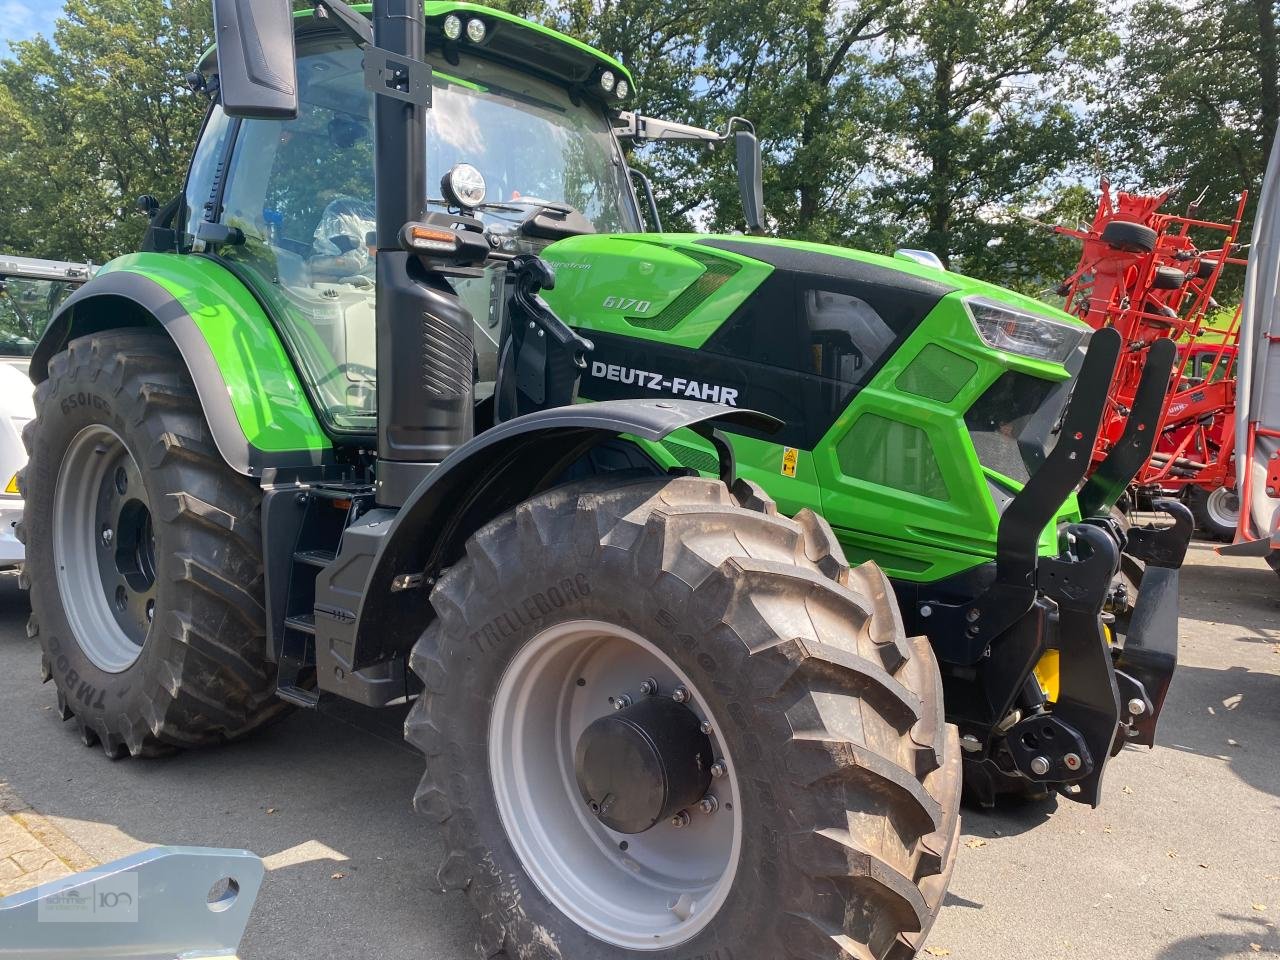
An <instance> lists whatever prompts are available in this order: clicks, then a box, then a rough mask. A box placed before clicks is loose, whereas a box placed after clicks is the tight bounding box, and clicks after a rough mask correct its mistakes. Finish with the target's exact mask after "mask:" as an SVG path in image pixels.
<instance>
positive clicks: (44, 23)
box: [0, 0, 62, 56]
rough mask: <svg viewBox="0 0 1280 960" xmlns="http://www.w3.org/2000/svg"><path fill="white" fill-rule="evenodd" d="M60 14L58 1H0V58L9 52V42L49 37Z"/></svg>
mask: <svg viewBox="0 0 1280 960" xmlns="http://www.w3.org/2000/svg"><path fill="white" fill-rule="evenodd" d="M61 12H62V4H61V3H60V2H59V0H0V56H3V55H4V54H6V53H8V52H9V41H11V40H29V39H30V38H31V37H33V36H35V35H36V34H37V33H43V34H44V35H45V36H49V34H51V33H52V32H53V21H54V20H56V19H57V17H58V14H60V13H61Z"/></svg>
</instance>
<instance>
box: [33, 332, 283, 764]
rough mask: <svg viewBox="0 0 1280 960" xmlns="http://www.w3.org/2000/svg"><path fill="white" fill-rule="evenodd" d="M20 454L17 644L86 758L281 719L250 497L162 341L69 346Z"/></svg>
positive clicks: (196, 739) (225, 735) (163, 747)
mask: <svg viewBox="0 0 1280 960" xmlns="http://www.w3.org/2000/svg"><path fill="white" fill-rule="evenodd" d="M24 439H25V440H26V443H27V450H28V453H29V454H30V461H29V462H28V465H27V467H26V470H25V472H24V474H23V483H22V486H23V492H24V494H25V497H26V509H25V514H24V517H23V530H22V532H23V537H24V539H25V542H26V547H27V561H26V574H27V579H28V580H29V583H30V591H31V609H32V615H31V620H30V625H29V627H28V633H29V634H30V635H32V636H37V637H38V638H39V641H40V645H41V648H42V651H43V657H42V661H41V667H42V674H43V678H44V679H45V680H50V679H52V680H53V681H54V683H55V684H56V686H57V690H58V709H59V712H60V714H61V716H62V718H63V719H64V720H67V719H73V718H74V720H75V722H76V725H77V726H78V727H79V728H80V732H81V736H82V737H83V739H84V742H85V743H86V745H93V744H94V743H100V744H101V745H102V748H103V750H104V751H105V752H106V753H107V755H108V756H110V757H112V758H113V759H114V758H116V757H120V756H123V755H124V754H125V753H126V752H127V753H129V754H132V755H134V756H138V755H152V754H157V753H163V752H167V751H169V750H171V749H173V748H174V747H196V746H203V745H206V744H211V743H218V742H222V741H226V740H231V739H234V738H236V737H239V736H242V735H244V734H246V733H248V732H249V731H251V730H253V729H255V728H257V727H259V726H261V725H262V724H263V723H265V722H266V721H268V720H270V719H272V718H273V717H276V716H278V715H280V714H281V713H282V712H283V711H284V710H285V709H286V705H285V704H284V703H283V702H282V701H279V700H278V699H276V698H275V696H274V691H275V674H274V668H273V666H272V665H270V664H268V663H267V662H266V656H265V653H266V650H265V613H264V610H263V598H262V540H261V534H260V530H259V526H258V522H259V519H258V514H259V502H260V499H261V494H260V491H259V488H258V486H257V485H256V484H255V483H253V482H252V481H251V480H249V479H247V478H245V477H242V476H240V475H238V474H236V473H234V472H232V471H231V470H230V468H228V467H227V466H226V464H225V463H224V462H223V460H222V458H221V456H219V454H218V452H217V450H216V449H215V447H214V445H213V439H212V437H211V435H210V432H209V427H208V425H207V424H206V422H205V419H204V415H203V414H202V412H201V410H200V405H199V402H198V399H197V397H196V393H195V388H194V386H193V385H192V383H191V380H190V377H189V375H188V374H187V371H186V368H185V366H184V365H183V361H182V357H181V355H180V354H179V353H178V351H177V349H176V348H175V347H174V345H173V343H172V341H171V340H170V339H169V338H168V336H166V335H165V334H164V333H162V332H160V331H139V330H127V331H109V332H106V333H101V334H96V335H93V336H89V337H83V338H81V339H78V340H73V341H72V342H71V344H70V345H69V346H68V348H67V349H66V350H64V351H63V352H61V353H59V354H57V355H56V356H54V357H53V358H52V360H50V362H49V377H48V379H47V380H45V381H44V382H43V383H41V384H40V385H39V387H38V388H37V390H36V419H35V420H34V421H32V422H31V423H30V424H28V426H27V429H26V430H25V431H24Z"/></svg>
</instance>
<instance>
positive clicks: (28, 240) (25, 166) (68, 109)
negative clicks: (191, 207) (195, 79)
mask: <svg viewBox="0 0 1280 960" xmlns="http://www.w3.org/2000/svg"><path fill="white" fill-rule="evenodd" d="M209 11H210V4H209V3H208V0H93V2H90V0H68V3H67V5H66V12H65V15H64V16H63V17H62V18H61V19H60V20H59V21H58V23H57V27H56V29H55V31H54V36H53V38H52V41H50V40H49V39H46V38H44V37H37V38H35V39H34V40H30V41H25V42H20V43H16V44H14V45H13V48H12V52H11V55H10V57H9V58H8V59H5V60H0V211H3V213H0V250H6V251H11V252H15V253H23V254H29V255H32V256H45V257H50V258H55V259H66V260H87V259H92V260H94V261H96V262H99V263H101V262H102V261H104V260H106V259H108V258H110V257H111V256H114V255H116V254H119V253H123V252H126V251H128V250H131V249H135V248H136V247H137V243H138V239H139V237H140V236H141V233H142V230H143V228H144V226H145V221H144V219H143V217H142V216H141V215H140V214H138V213H136V212H135V207H134V205H135V202H136V200H137V198H138V197H139V196H140V195H142V194H145V193H150V194H154V195H156V196H158V197H164V198H168V197H169V196H172V195H174V194H176V193H177V192H178V190H179V189H180V188H181V184H182V181H183V176H184V174H185V170H186V166H187V163H188V161H189V160H190V154H191V147H192V144H193V143H194V140H195V135H196V132H197V131H198V129H199V126H200V122H201V119H202V118H203V116H204V110H205V104H204V103H203V102H202V100H201V99H200V98H199V97H197V96H195V95H193V94H191V93H190V92H189V91H187V89H186V84H185V77H186V74H187V72H188V71H189V70H190V69H191V67H192V65H193V64H194V63H195V62H196V59H197V58H198V57H199V55H200V53H201V52H202V51H203V49H204V48H205V47H206V46H207V44H208V37H209V35H210V32H211V30H210V12H209Z"/></svg>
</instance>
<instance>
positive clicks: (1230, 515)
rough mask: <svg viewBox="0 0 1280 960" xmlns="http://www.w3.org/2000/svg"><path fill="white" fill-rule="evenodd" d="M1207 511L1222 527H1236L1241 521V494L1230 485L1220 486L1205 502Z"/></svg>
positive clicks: (1210, 517) (1211, 518)
mask: <svg viewBox="0 0 1280 960" xmlns="http://www.w3.org/2000/svg"><path fill="white" fill-rule="evenodd" d="M1204 509H1205V513H1207V514H1208V515H1209V519H1210V520H1212V521H1213V522H1214V523H1216V524H1217V525H1218V526H1220V527H1231V528H1233V529H1234V528H1235V526H1236V524H1237V523H1239V522H1240V496H1239V495H1238V494H1237V493H1236V492H1235V490H1233V489H1231V488H1230V487H1219V488H1218V489H1217V490H1214V491H1213V492H1212V493H1211V494H1209V496H1208V497H1207V498H1205V502H1204Z"/></svg>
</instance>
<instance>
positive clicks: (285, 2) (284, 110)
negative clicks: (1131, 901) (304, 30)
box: [213, 0, 298, 120]
mask: <svg viewBox="0 0 1280 960" xmlns="http://www.w3.org/2000/svg"><path fill="white" fill-rule="evenodd" d="M213 36H214V40H215V42H216V43H217V45H218V84H219V86H218V90H219V94H218V95H219V99H220V101H221V103H222V109H223V110H224V111H225V112H226V114H227V116H229V117H243V118H245V119H258V120H292V119H294V118H295V117H297V115H298V70H297V53H296V51H295V49H294V45H293V13H292V10H291V5H290V2H289V0H213Z"/></svg>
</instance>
